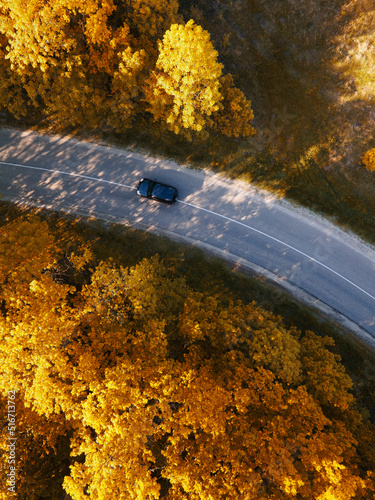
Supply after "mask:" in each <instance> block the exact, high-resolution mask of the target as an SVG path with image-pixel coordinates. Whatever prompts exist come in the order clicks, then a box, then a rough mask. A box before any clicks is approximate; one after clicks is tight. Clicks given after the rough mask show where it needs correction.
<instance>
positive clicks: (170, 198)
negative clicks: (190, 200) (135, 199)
mask: <svg viewBox="0 0 375 500" xmlns="http://www.w3.org/2000/svg"><path fill="white" fill-rule="evenodd" d="M137 194H138V195H139V196H144V197H145V198H152V199H153V200H157V201H163V202H164V203H170V204H172V203H174V202H175V201H176V200H177V195H178V191H177V189H176V188H174V187H173V186H169V185H168V184H163V183H162V182H157V181H152V180H151V179H141V181H140V182H139V184H138V189H137Z"/></svg>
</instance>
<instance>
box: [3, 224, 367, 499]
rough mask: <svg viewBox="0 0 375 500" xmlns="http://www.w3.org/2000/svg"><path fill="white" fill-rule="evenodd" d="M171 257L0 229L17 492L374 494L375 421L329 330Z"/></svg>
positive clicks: (64, 229)
mask: <svg viewBox="0 0 375 500" xmlns="http://www.w3.org/2000/svg"><path fill="white" fill-rule="evenodd" d="M41 248H44V249H45V250H44V252H40V249H41ZM176 267H178V266H177V265H176V261H173V260H165V261H163V260H162V259H161V258H160V257H158V256H154V257H150V258H146V259H143V260H141V261H140V262H138V263H137V264H136V265H133V266H131V267H127V266H125V265H121V264H120V263H117V262H116V261H114V260H113V259H108V260H102V261H99V260H98V259H97V256H96V254H95V243H94V244H91V245H90V244H89V243H88V242H87V240H86V241H85V238H84V231H83V232H82V229H81V230H75V229H74V226H70V225H68V224H67V223H66V222H64V221H62V220H61V221H59V220H57V221H55V222H54V223H53V225H52V224H51V223H47V222H45V221H41V220H39V219H37V218H35V217H27V216H23V217H20V218H18V219H15V220H13V221H9V222H8V223H6V224H5V225H4V226H3V227H2V228H1V239H0V271H1V273H0V300H1V315H0V389H1V393H2V395H3V397H4V398H5V397H6V395H7V391H8V390H9V387H12V389H15V390H16V394H17V408H18V417H17V422H18V427H17V428H18V429H19V431H18V432H19V434H18V441H17V446H18V453H19V457H20V458H19V460H20V462H19V463H18V469H17V477H18V486H17V487H18V492H19V498H20V499H22V498H25V499H26V498H27V499H28V500H37V499H38V498H40V495H41V492H43V494H44V495H45V496H46V495H47V496H49V497H50V498H58V497H59V496H61V491H60V492H59V490H58V488H57V483H58V484H60V485H61V484H63V488H64V490H65V491H66V492H67V493H69V495H70V496H71V498H72V499H73V500H84V499H86V498H90V499H92V500H106V499H107V498H118V499H120V500H121V499H124V500H125V499H126V500H128V499H131V500H141V499H142V500H143V499H144V500H151V499H159V498H167V499H168V498H169V499H174V500H175V499H181V500H182V499H187V498H195V499H197V500H199V499H215V500H216V499H226V500H227V499H228V500H230V499H232V498H233V499H238V498H241V499H245V500H259V499H264V500H266V499H267V500H268V499H269V498H274V499H280V500H282V499H287V498H296V497H298V498H300V499H306V500H307V499H308V500H316V499H319V500H329V499H331V498H335V499H340V500H348V499H350V498H353V499H370V498H371V495H372V491H373V490H372V488H373V486H374V481H373V476H371V473H370V472H369V473H367V471H369V470H371V467H372V465H371V464H372V463H373V459H368V458H367V459H366V457H369V456H371V454H372V449H373V448H372V446H373V444H374V443H375V432H374V429H373V426H372V425H371V424H370V423H369V422H366V421H364V420H363V419H362V417H361V415H360V414H359V412H358V411H357V410H356V408H355V401H354V398H353V396H352V394H351V392H350V390H351V387H352V384H351V380H350V378H349V377H348V375H347V374H346V373H345V370H344V367H343V366H342V365H341V364H340V359H339V357H338V356H337V355H335V354H333V353H332V352H331V351H330V350H329V349H328V348H327V347H329V345H330V344H331V343H332V340H331V339H329V338H322V337H320V336H318V335H315V334H314V333H312V332H305V334H304V335H302V334H301V333H300V332H299V331H297V330H296V329H294V328H291V329H287V328H285V326H284V325H283V324H282V321H281V318H278V317H275V316H274V315H272V314H271V313H269V312H267V311H264V310H262V309H260V308H258V307H257V306H256V305H255V304H254V303H249V304H247V305H245V304H243V303H241V302H235V301H233V300H230V299H229V297H228V292H227V291H226V290H221V292H218V293H217V294H215V296H213V295H210V294H209V293H203V292H202V290H194V289H193V288H192V287H191V286H189V285H188V284H187V281H186V278H185V277H184V276H182V274H181V272H179V271H178V270H177V269H176ZM2 428H3V432H2V434H1V435H0V448H1V449H3V450H5V449H6V426H3V427H2ZM362 434H363V435H364V436H365V440H364V441H360V440H361V436H362ZM359 443H360V445H359ZM69 454H71V456H70V457H69ZM0 460H2V458H1V456H0ZM371 460H372V462H371ZM68 465H69V466H70V467H68ZM56 478H57V479H56ZM4 491H5V490H4ZM0 498H1V499H3V498H4V499H5V498H7V497H6V496H1V493H0Z"/></svg>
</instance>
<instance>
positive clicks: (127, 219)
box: [0, 129, 375, 345]
mask: <svg viewBox="0 0 375 500" xmlns="http://www.w3.org/2000/svg"><path fill="white" fill-rule="evenodd" d="M141 177H151V178H153V179H157V180H159V181H162V182H167V183H168V184H172V185H174V186H176V187H177V188H178V190H179V201H178V203H176V204H175V205H172V206H169V205H164V204H160V203H158V202H155V201H149V200H145V199H142V198H139V197H138V196H137V195H136V187H137V184H138V181H139V179H140V178H141ZM0 194H2V195H4V196H5V198H7V199H17V200H24V201H26V202H29V203H33V204H35V203H38V204H41V205H45V206H50V207H53V208H55V209H63V210H67V209H69V210H70V211H77V212H80V213H82V212H83V213H91V214H93V215H97V216H99V217H105V216H110V217H111V218H113V219H116V220H118V221H119V222H123V223H129V224H131V225H135V226H137V227H143V228H147V227H152V228H154V229H155V228H156V229H158V230H159V231H167V232H169V233H174V234H175V235H179V236H181V237H188V238H190V239H191V240H194V241H199V242H202V243H204V244H206V245H210V246H211V247H215V248H217V249H219V250H224V251H225V252H227V253H230V254H232V255H234V256H236V257H238V258H240V259H245V260H246V261H249V262H251V263H254V264H256V265H257V266H260V267H261V268H264V269H266V270H268V271H270V272H271V273H274V274H275V275H277V276H278V277H281V278H282V279H284V280H285V281H286V282H287V283H290V284H292V285H294V286H296V287H298V288H299V289H301V290H303V291H305V292H307V293H308V294H310V295H311V296H312V297H316V298H318V299H319V300H320V301H321V302H322V303H325V304H327V305H328V306H330V307H331V308H333V309H334V310H336V311H338V312H339V313H341V314H342V315H344V316H345V317H347V318H349V319H350V320H351V321H353V322H354V323H356V324H357V325H359V326H360V327H361V328H362V329H363V331H364V332H367V334H369V335H367V340H369V343H370V344H372V345H375V251H374V249H372V248H371V247H369V246H368V245H365V244H362V243H361V242H360V241H358V240H357V239H356V238H354V237H351V236H350V235H346V234H345V233H343V232H341V231H340V230H338V228H336V227H335V226H333V225H331V224H330V223H328V222H327V221H321V220H319V219H318V218H315V217H313V216H309V215H306V214H305V213H301V211H299V210H296V209H294V208H293V207H288V205H287V204H285V203H284V204H283V203H280V202H279V201H278V200H276V199H275V198H274V197H273V196H271V195H267V194H265V193H260V192H258V191H255V190H253V189H252V188H251V187H247V186H245V185H243V184H242V183H237V182H228V181H225V180H223V179H221V178H220V177H218V176H215V175H207V174H204V173H202V172H198V171H195V170H191V169H188V168H185V167H183V166H179V165H176V164H174V163H173V162H168V161H166V160H162V159H155V158H153V157H151V156H149V155H147V154H145V155H141V154H138V153H133V152H129V151H124V150H121V149H117V148H112V147H108V146H105V145H97V144H92V143H87V142H79V141H77V140H75V139H69V138H62V137H58V136H47V135H39V134H36V133H31V132H20V131H15V130H10V129H2V130H0ZM365 337H366V334H365ZM365 340H366V339H365Z"/></svg>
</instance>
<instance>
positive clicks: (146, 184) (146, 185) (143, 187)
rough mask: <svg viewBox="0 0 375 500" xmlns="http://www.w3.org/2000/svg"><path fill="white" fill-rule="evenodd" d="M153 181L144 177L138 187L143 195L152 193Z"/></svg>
mask: <svg viewBox="0 0 375 500" xmlns="http://www.w3.org/2000/svg"><path fill="white" fill-rule="evenodd" d="M151 183H152V181H149V180H148V179H144V180H143V181H142V182H141V183H140V185H139V187H138V191H139V193H140V194H141V195H142V196H148V195H149V194H150V185H151Z"/></svg>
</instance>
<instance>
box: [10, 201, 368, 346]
mask: <svg viewBox="0 0 375 500" xmlns="http://www.w3.org/2000/svg"><path fill="white" fill-rule="evenodd" d="M0 200H4V201H9V202H12V203H15V204H17V205H20V206H22V207H25V206H27V207H34V208H40V209H46V210H51V211H54V212H59V211H60V212H63V213H65V214H69V215H74V216H82V217H86V218H94V219H97V220H99V221H104V222H107V223H112V224H120V225H124V226H128V227H132V228H135V229H139V230H141V231H145V232H151V233H153V234H155V235H157V236H162V237H167V238H169V239H171V240H173V241H176V242H178V243H182V244H188V245H191V246H193V247H196V248H199V249H201V250H202V251H203V252H205V253H206V254H208V255H214V256H215V257H217V258H219V259H222V260H223V261H225V262H226V263H228V264H230V265H231V267H232V269H233V270H235V271H236V272H242V273H245V272H251V273H252V274H253V275H254V274H255V275H257V276H262V277H264V278H265V279H266V280H267V281H269V282H270V283H272V284H273V285H276V286H277V287H279V288H280V289H281V290H282V291H283V292H284V293H286V294H288V295H290V296H292V297H293V298H294V299H295V300H297V301H299V302H301V303H302V304H304V305H306V306H308V307H310V308H311V309H315V310H317V311H318V312H319V314H322V315H324V316H325V317H326V318H327V319H328V320H329V321H331V322H333V323H334V324H336V325H339V326H340V327H341V328H343V329H344V330H345V331H346V332H347V333H348V334H349V335H350V337H351V338H352V339H353V340H354V341H356V342H357V343H359V344H360V345H361V346H362V347H365V348H366V349H368V348H370V349H371V350H372V351H373V352H374V353H375V338H373V337H372V336H371V335H370V334H369V333H368V332H367V331H366V330H365V329H364V328H362V327H361V326H359V325H357V324H356V323H354V321H352V320H350V319H349V318H347V317H346V316H345V315H343V314H342V313H340V312H338V311H337V310H335V309H334V308H332V307H331V306H329V305H328V304H326V303H325V302H323V301H322V300H320V299H318V298H317V297H315V296H314V295H312V294H310V293H308V292H306V291H305V290H303V289H302V288H301V287H299V286H297V285H294V284H293V283H290V282H289V281H287V280H286V279H285V278H282V277H280V276H278V275H277V274H275V273H272V272H271V271H269V270H267V269H265V268H263V267H261V266H259V265H257V264H255V263H253V262H251V261H249V260H246V259H243V258H242V257H239V256H237V255H235V254H233V253H231V252H228V251H227V250H222V249H220V248H217V247H215V246H213V245H211V244H209V243H205V242H203V241H200V240H196V239H194V238H191V237H190V236H184V235H180V234H178V233H175V232H173V231H170V230H167V229H162V228H160V227H157V226H146V225H144V224H141V223H138V222H135V221H132V220H129V219H126V218H119V217H114V216H111V215H109V214H105V213H101V212H94V211H86V210H82V209H80V210H74V209H73V208H71V207H68V206H65V205H62V204H59V205H58V206H52V205H47V204H43V203H40V202H38V201H34V200H25V199H20V198H17V197H14V196H7V195H0Z"/></svg>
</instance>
